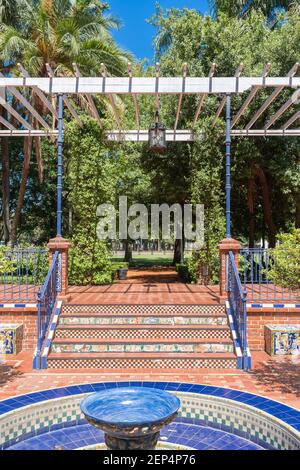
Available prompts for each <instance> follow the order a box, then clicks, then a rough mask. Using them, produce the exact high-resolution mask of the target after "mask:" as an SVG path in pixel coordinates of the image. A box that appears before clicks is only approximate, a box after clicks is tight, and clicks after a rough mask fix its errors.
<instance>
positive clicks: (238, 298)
mask: <svg viewBox="0 0 300 470" xmlns="http://www.w3.org/2000/svg"><path fill="white" fill-rule="evenodd" d="M227 259H228V263H227V291H228V297H229V303H230V308H231V314H232V318H233V323H234V327H235V331H236V334H237V339H238V342H239V344H240V347H241V352H242V357H243V369H245V370H247V369H249V368H250V366H251V363H250V357H249V350H248V339H247V305H246V299H247V295H246V291H244V290H243V287H242V284H241V281H240V277H239V272H238V269H237V266H236V261H235V257H234V254H233V253H232V252H231V251H230V252H229V256H228V258H227Z"/></svg>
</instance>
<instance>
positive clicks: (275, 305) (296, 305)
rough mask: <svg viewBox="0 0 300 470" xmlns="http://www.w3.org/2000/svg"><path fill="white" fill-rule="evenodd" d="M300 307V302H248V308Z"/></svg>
mask: <svg viewBox="0 0 300 470" xmlns="http://www.w3.org/2000/svg"><path fill="white" fill-rule="evenodd" d="M265 307H266V308H300V304H291V303H284V304H282V303H281V304H280V303H275V304H274V303H267V302H265V303H252V304H251V303H250V304H247V308H265Z"/></svg>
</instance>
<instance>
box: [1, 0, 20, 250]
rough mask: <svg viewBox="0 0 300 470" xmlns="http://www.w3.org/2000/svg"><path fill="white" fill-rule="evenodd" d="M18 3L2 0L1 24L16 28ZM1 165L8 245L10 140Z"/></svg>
mask: <svg viewBox="0 0 300 470" xmlns="http://www.w3.org/2000/svg"><path fill="white" fill-rule="evenodd" d="M16 12H17V1H16V0H0V23H3V22H5V23H6V24H9V25H14V26H16V19H17V15H16ZM0 68H1V71H4V70H5V67H4V64H3V63H1V65H0ZM0 113H1V116H2V117H4V118H5V119H7V113H6V111H5V110H4V108H2V107H1V110H0ZM1 163H2V208H1V211H2V217H1V218H2V226H1V234H0V238H1V239H3V240H4V242H5V243H8V241H9V238H10V213H9V202H10V190H9V173H10V172H9V149H8V138H7V137H2V139H1Z"/></svg>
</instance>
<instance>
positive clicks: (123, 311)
mask: <svg viewBox="0 0 300 470" xmlns="http://www.w3.org/2000/svg"><path fill="white" fill-rule="evenodd" d="M62 313H63V315H64V314H66V315H70V314H82V313H83V314H87V313H88V314H91V315H92V314H101V315H107V314H111V315H128V314H129V315H134V316H135V315H149V314H150V315H170V316H176V315H178V314H180V315H203V314H209V315H222V314H223V315H225V307H224V305H219V304H216V305H193V304H192V305H184V304H183V305H173V304H170V305H164V304H160V305H151V304H147V305H140V304H138V305H126V304H124V305H116V304H106V305H103V304H102V305H101V304H99V305H70V304H68V305H64V306H63V312H62Z"/></svg>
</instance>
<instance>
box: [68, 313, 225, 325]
mask: <svg viewBox="0 0 300 470" xmlns="http://www.w3.org/2000/svg"><path fill="white" fill-rule="evenodd" d="M59 324H60V325H115V326H117V325H132V326H134V325H138V326H139V325H168V326H173V325H227V324H228V321H227V317H226V316H225V314H224V315H221V314H219V315H207V314H205V315H198V316H191V315H184V316H183V315H180V316H167V315H139V316H132V315H126V316H125V315H118V316H117V315H109V316H108V315H105V316H104V315H97V316H95V315H88V314H85V315H82V314H76V315H68V316H64V315H62V316H61V317H60V320H59Z"/></svg>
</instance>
